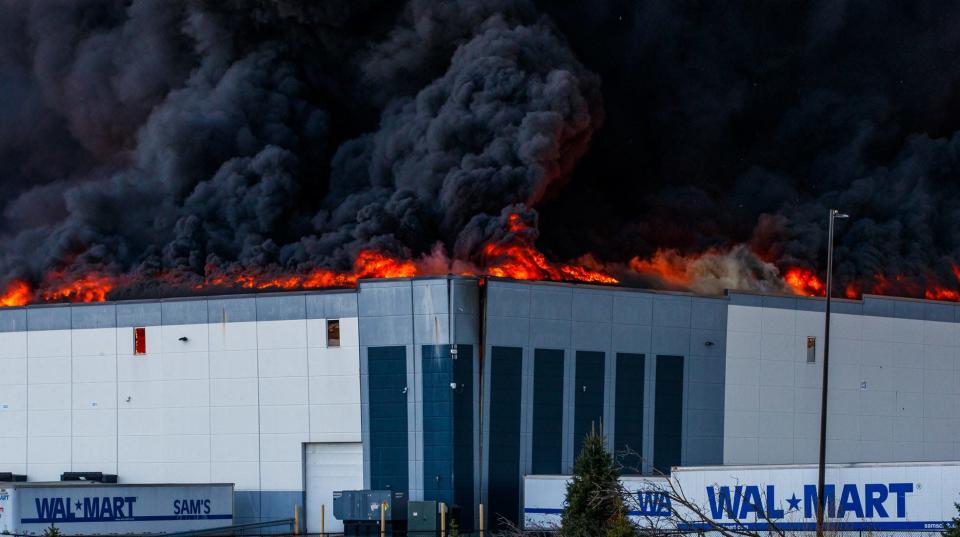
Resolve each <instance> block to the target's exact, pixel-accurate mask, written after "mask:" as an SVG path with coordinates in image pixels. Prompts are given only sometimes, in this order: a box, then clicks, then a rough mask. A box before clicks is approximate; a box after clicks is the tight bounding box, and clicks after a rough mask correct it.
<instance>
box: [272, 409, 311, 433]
mask: <svg viewBox="0 0 960 537" xmlns="http://www.w3.org/2000/svg"><path fill="white" fill-rule="evenodd" d="M308 412H309V411H308V409H307V406H306V405H289V406H261V407H260V434H272V433H306V432H308V431H309V424H310V422H309V417H308Z"/></svg>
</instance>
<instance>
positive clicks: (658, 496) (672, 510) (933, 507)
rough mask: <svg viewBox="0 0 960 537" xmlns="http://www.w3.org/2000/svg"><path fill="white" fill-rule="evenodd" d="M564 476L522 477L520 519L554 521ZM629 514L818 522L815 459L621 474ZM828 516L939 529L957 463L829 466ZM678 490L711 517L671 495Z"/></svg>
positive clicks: (788, 527)
mask: <svg viewBox="0 0 960 537" xmlns="http://www.w3.org/2000/svg"><path fill="white" fill-rule="evenodd" d="M568 480H569V477H568V476H527V477H526V478H525V479H524V525H525V526H526V527H527V528H529V529H533V528H544V527H551V526H556V525H559V522H560V513H561V511H562V509H563V501H564V496H565V491H566V484H567V481H568ZM621 482H622V483H623V484H624V488H625V490H627V491H628V492H629V493H630V494H631V496H632V497H631V498H630V499H629V501H628V505H629V507H630V508H631V512H630V517H631V519H632V520H634V522H636V523H638V524H641V525H643V526H649V525H656V527H660V528H670V529H674V528H675V529H679V530H685V531H690V530H706V529H709V528H710V527H711V526H712V524H720V525H724V526H728V527H737V526H739V527H741V528H743V529H749V530H760V531H762V530H766V529H770V526H771V524H772V525H775V526H776V527H777V528H779V529H781V530H785V531H810V530H813V529H815V522H816V505H817V503H818V502H817V466H816V465H771V466H709V467H678V468H674V469H673V473H672V474H671V476H670V478H669V481H668V480H667V479H665V478H659V477H640V476H636V477H623V478H622V479H621ZM825 485H826V486H825V493H824V497H825V499H826V502H825V503H826V509H825V513H826V517H825V520H826V522H827V524H828V526H829V527H830V528H831V529H835V530H868V531H876V532H883V531H907V530H913V531H917V530H938V529H942V528H944V527H945V526H946V525H948V524H950V522H951V520H952V518H953V517H954V516H957V510H956V507H955V506H954V503H955V502H960V462H931V463H869V464H830V465H827V471H826V479H825ZM678 496H682V497H683V498H684V499H685V500H686V502H688V503H689V504H691V505H693V506H696V511H697V512H699V513H702V514H704V515H705V516H706V517H707V518H708V519H709V520H710V521H711V522H704V521H701V520H699V519H698V518H699V517H698V516H697V515H695V514H694V510H693V509H690V508H687V507H684V506H683V505H682V504H681V503H680V502H677V501H676V498H677V497H678Z"/></svg>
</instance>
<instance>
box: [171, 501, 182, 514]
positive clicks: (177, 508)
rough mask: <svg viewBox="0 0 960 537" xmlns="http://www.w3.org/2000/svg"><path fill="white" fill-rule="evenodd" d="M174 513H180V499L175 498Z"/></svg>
mask: <svg viewBox="0 0 960 537" xmlns="http://www.w3.org/2000/svg"><path fill="white" fill-rule="evenodd" d="M173 514H175V515H179V514H180V500H173Z"/></svg>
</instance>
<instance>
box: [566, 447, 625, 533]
mask: <svg viewBox="0 0 960 537" xmlns="http://www.w3.org/2000/svg"><path fill="white" fill-rule="evenodd" d="M617 474H618V472H617V468H616V466H615V465H614V462H613V457H611V456H610V453H608V452H607V450H606V448H605V447H604V439H603V435H601V434H600V433H598V432H597V431H596V430H591V431H590V432H589V433H587V436H586V438H584V442H583V448H582V449H581V450H580V454H579V455H578V456H577V460H576V462H575V463H574V465H573V477H572V478H571V479H570V483H569V484H568V485H567V498H566V499H567V501H566V506H565V507H564V510H563V514H562V517H561V524H562V529H563V535H564V537H596V536H598V535H604V534H605V533H606V532H607V529H608V528H610V527H611V525H612V524H613V523H614V522H615V521H617V519H618V518H622V519H624V521H626V519H625V518H624V516H623V513H624V512H625V508H624V505H623V499H622V498H621V497H620V490H619V483H618V480H617V477H618V475H617ZM626 522H627V524H628V525H629V521H626ZM617 535H629V533H627V534H624V533H618V534H617Z"/></svg>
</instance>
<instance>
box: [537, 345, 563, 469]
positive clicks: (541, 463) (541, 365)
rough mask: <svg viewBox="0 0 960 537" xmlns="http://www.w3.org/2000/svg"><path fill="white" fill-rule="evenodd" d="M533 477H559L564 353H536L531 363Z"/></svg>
mask: <svg viewBox="0 0 960 537" xmlns="http://www.w3.org/2000/svg"><path fill="white" fill-rule="evenodd" d="M532 442H533V456H532V460H531V463H532V471H533V473H534V474H559V473H560V472H561V470H562V468H561V464H562V458H563V351H562V350H559V349H536V350H535V351H534V362H533V438H532Z"/></svg>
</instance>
